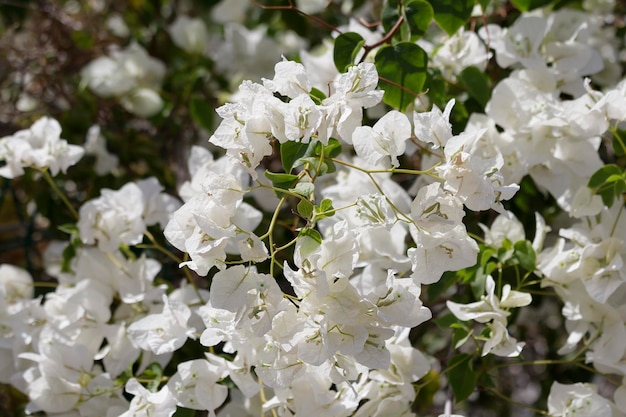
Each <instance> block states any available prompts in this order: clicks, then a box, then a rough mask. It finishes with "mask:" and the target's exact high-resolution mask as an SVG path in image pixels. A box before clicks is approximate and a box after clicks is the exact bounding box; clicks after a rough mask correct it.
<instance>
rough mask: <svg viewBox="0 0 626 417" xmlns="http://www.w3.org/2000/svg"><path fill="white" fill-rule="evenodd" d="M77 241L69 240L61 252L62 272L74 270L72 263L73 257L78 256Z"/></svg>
mask: <svg viewBox="0 0 626 417" xmlns="http://www.w3.org/2000/svg"><path fill="white" fill-rule="evenodd" d="M75 241H76V239H74V240H73V241H71V242H69V243H68V244H67V246H66V247H65V248H64V249H63V252H62V254H61V257H62V261H61V272H66V273H67V272H72V268H71V264H72V259H74V257H75V256H76V247H77V246H76V245H75V244H74V242H75Z"/></svg>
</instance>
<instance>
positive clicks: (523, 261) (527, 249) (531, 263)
mask: <svg viewBox="0 0 626 417" xmlns="http://www.w3.org/2000/svg"><path fill="white" fill-rule="evenodd" d="M514 248H515V255H514V258H515V259H516V260H517V261H518V262H519V264H520V265H521V266H522V268H524V269H525V270H527V271H534V270H535V268H536V266H537V254H536V253H535V249H534V248H533V244H532V243H531V242H529V241H527V240H520V241H519V242H516V243H515V246H514Z"/></svg>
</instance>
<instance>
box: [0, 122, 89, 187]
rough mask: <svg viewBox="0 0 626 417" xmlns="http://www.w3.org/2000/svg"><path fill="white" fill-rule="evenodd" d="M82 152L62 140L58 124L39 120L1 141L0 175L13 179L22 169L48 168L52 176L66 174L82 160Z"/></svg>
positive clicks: (21, 172) (79, 148) (80, 149)
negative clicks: (2, 162)
mask: <svg viewBox="0 0 626 417" xmlns="http://www.w3.org/2000/svg"><path fill="white" fill-rule="evenodd" d="M83 153H84V149H83V148H82V147H80V146H77V145H70V144H68V143H67V141H66V140H65V139H61V125H59V122H57V121H56V120H54V119H51V118H49V117H42V118H41V119H39V120H37V121H36V122H35V123H33V125H32V126H31V127H30V128H29V129H24V130H20V131H17V132H15V133H14V134H13V135H11V136H5V137H3V138H1V139H0V161H5V162H6V165H4V166H2V167H0V176H3V177H5V178H15V177H18V176H20V175H22V174H23V173H24V168H27V167H35V168H41V169H49V170H50V173H51V174H52V175H57V174H58V173H59V171H62V172H66V171H67V169H68V168H69V167H71V166H72V165H74V164H76V163H77V162H78V161H79V160H80V158H82V156H83Z"/></svg>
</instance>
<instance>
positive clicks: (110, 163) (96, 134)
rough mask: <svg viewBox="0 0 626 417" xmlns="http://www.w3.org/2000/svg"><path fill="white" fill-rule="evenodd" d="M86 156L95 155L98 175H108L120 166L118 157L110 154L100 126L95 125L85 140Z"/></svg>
mask: <svg viewBox="0 0 626 417" xmlns="http://www.w3.org/2000/svg"><path fill="white" fill-rule="evenodd" d="M84 146H85V155H93V156H95V158H96V165H95V166H94V170H95V171H96V174H98V175H106V174H108V173H110V172H112V171H114V170H115V169H117V166H118V164H119V158H118V157H117V155H115V154H112V153H110V152H109V151H108V150H107V147H106V138H105V137H104V136H103V135H102V133H101V131H100V126H98V125H93V126H91V127H90V128H89V130H88V131H87V137H86V139H85V145H84Z"/></svg>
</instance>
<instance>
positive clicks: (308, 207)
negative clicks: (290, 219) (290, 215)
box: [298, 199, 313, 219]
mask: <svg viewBox="0 0 626 417" xmlns="http://www.w3.org/2000/svg"><path fill="white" fill-rule="evenodd" d="M298 214H300V215H301V216H302V217H304V218H305V219H310V218H311V217H312V216H313V203H311V202H310V201H309V200H305V199H302V200H300V202H299V203H298Z"/></svg>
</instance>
